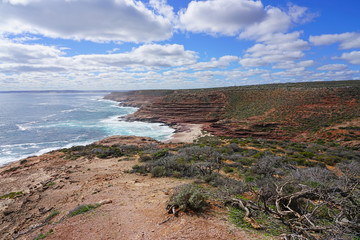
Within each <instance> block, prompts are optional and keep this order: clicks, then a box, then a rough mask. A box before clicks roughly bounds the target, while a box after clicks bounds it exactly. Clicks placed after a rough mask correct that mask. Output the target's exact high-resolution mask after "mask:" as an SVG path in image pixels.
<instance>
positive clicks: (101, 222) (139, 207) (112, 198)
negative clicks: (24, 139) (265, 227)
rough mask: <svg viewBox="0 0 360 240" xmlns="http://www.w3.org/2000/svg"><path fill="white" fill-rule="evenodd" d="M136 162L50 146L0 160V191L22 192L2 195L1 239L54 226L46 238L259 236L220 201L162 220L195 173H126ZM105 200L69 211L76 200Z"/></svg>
mask: <svg viewBox="0 0 360 240" xmlns="http://www.w3.org/2000/svg"><path fill="white" fill-rule="evenodd" d="M114 140H116V139H113V140H112V141H114ZM120 141H121V140H120ZM139 141H145V140H144V139H139ZM135 164H139V162H138V157H135V158H129V157H122V158H109V159H98V158H94V159H87V158H85V157H81V158H78V159H76V160H69V159H65V158H64V157H63V153H60V152H53V153H48V154H44V155H42V156H39V157H33V158H29V159H27V161H26V162H23V163H22V164H20V162H16V163H12V164H10V165H8V166H5V167H2V168H0V196H3V195H4V194H7V193H10V192H19V191H22V192H23V194H22V195H19V196H18V197H16V198H14V199H8V198H0V239H34V238H36V237H37V236H39V234H40V233H42V234H46V233H48V232H49V231H50V229H52V233H51V234H49V235H48V236H47V237H46V239H57V240H62V239H64V240H65V239H66V240H70V239H84V240H87V239H114V240H115V239H215V240H216V239H262V238H259V237H258V236H256V235H252V234H249V233H247V232H244V231H243V230H241V229H239V228H236V227H234V225H232V224H231V223H229V222H228V220H227V213H226V209H224V208H219V207H216V206H212V207H211V208H210V209H209V210H208V211H207V212H205V213H202V214H200V215H191V214H184V213H181V214H180V215H179V216H178V217H172V218H171V219H170V220H169V221H167V222H166V223H163V224H160V225H159V223H161V222H163V221H164V220H165V219H168V218H169V217H170V216H171V215H169V214H168V213H167V211H166V210H165V207H166V204H167V201H168V200H169V197H170V196H171V194H172V191H173V189H174V188H175V187H176V186H179V185H182V184H186V183H189V182H190V180H179V179H174V178H151V177H150V176H148V175H138V174H130V173H127V170H129V169H131V167H132V166H133V165H135ZM100 202H103V203H105V204H102V205H101V206H99V207H98V208H96V209H94V210H91V211H89V212H87V213H84V214H81V215H77V216H75V217H66V216H67V214H68V213H69V212H70V211H71V210H73V209H74V208H75V207H76V206H78V205H81V204H96V203H100ZM54 211H58V214H57V215H56V216H55V217H54V218H53V219H51V221H49V222H48V223H46V224H41V223H44V221H45V219H46V218H47V217H48V216H49V215H50V214H51V213H52V212H54Z"/></svg>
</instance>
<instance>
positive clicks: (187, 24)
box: [179, 0, 265, 36]
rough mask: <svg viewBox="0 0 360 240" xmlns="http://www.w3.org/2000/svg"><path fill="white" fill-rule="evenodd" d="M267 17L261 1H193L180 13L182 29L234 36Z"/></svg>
mask: <svg viewBox="0 0 360 240" xmlns="http://www.w3.org/2000/svg"><path fill="white" fill-rule="evenodd" d="M264 17H265V11H264V7H263V5H262V3H261V1H253V0H207V1H191V2H190V3H189V5H188V7H187V9H184V10H182V11H180V12H179V19H180V23H181V25H182V26H181V28H183V29H186V30H187V31H191V32H197V33H199V32H205V33H208V34H213V35H216V34H222V35H228V36H234V35H236V34H238V33H239V32H240V31H241V30H242V29H244V28H245V27H247V26H249V25H251V24H253V23H255V22H259V21H261V20H262V19H263V18H264Z"/></svg>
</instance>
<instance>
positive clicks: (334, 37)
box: [309, 32, 360, 49]
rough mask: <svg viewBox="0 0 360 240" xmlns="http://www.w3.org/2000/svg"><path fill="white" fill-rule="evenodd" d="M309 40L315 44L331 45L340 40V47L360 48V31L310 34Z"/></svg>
mask: <svg viewBox="0 0 360 240" xmlns="http://www.w3.org/2000/svg"><path fill="white" fill-rule="evenodd" d="M309 41H310V42H311V43H313V44H314V45H315V46H321V45H330V44H334V43H337V42H339V43H340V49H352V48H360V33H356V32H346V33H341V34H323V35H320V36H310V38H309Z"/></svg>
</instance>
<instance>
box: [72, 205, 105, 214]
mask: <svg viewBox="0 0 360 240" xmlns="http://www.w3.org/2000/svg"><path fill="white" fill-rule="evenodd" d="M99 206H100V205H99V204H95V205H92V204H88V205H79V206H77V207H76V208H74V209H73V210H72V211H70V212H69V214H68V215H67V216H68V217H74V216H76V215H79V214H83V213H86V212H88V211H90V210H92V209H95V208H97V207H99Z"/></svg>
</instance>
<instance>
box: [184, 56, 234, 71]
mask: <svg viewBox="0 0 360 240" xmlns="http://www.w3.org/2000/svg"><path fill="white" fill-rule="evenodd" d="M238 60H239V58H238V57H236V56H222V57H220V58H219V60H216V59H215V58H213V59H211V61H209V62H199V63H196V64H194V65H191V66H190V68H192V69H195V70H206V69H215V68H224V67H227V66H229V65H230V63H231V62H234V61H238Z"/></svg>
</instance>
